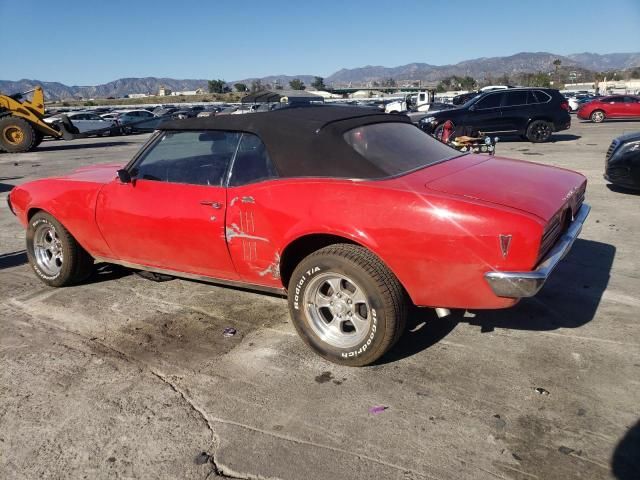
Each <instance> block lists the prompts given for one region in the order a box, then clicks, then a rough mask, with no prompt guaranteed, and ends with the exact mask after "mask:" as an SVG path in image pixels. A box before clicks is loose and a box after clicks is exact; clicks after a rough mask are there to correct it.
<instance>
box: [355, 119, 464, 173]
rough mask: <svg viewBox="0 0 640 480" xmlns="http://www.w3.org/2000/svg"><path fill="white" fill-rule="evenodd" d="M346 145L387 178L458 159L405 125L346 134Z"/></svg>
mask: <svg viewBox="0 0 640 480" xmlns="http://www.w3.org/2000/svg"><path fill="white" fill-rule="evenodd" d="M343 137H344V139H345V141H346V142H347V143H348V144H349V145H350V146H351V147H352V148H353V149H354V150H355V151H356V152H357V153H358V154H359V155H361V156H362V157H364V158H365V159H367V160H368V161H369V162H371V163H372V164H374V165H375V166H376V167H377V168H378V169H380V170H381V171H382V172H384V173H385V174H386V175H387V176H389V177H392V176H397V175H402V174H404V173H408V172H411V171H414V170H418V169H420V168H423V167H427V166H429V165H433V164H434V163H440V162H442V161H445V160H449V159H451V158H454V157H458V156H460V152H458V151H457V150H454V149H453V148H451V147H448V146H446V145H445V144H443V143H441V142H439V141H438V140H436V139H434V138H433V137H432V136H430V135H428V134H426V133H425V132H423V131H422V130H420V129H419V128H418V127H416V126H414V125H411V124H407V123H375V124H371V125H363V126H360V127H357V128H353V129H351V130H348V131H347V132H345V133H344V135H343Z"/></svg>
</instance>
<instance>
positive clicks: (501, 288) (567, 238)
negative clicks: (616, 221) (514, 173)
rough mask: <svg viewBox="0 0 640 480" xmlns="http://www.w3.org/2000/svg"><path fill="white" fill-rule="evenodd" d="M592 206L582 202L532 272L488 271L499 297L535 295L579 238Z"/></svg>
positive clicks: (486, 277)
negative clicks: (561, 233) (568, 223)
mask: <svg viewBox="0 0 640 480" xmlns="http://www.w3.org/2000/svg"><path fill="white" fill-rule="evenodd" d="M590 210H591V207H590V206H589V205H587V204H586V203H584V204H582V206H581V207H580V210H578V213H577V214H576V216H575V218H574V219H573V222H571V225H569V228H568V229H567V231H566V232H565V233H564V234H563V235H562V236H561V237H560V238H559V239H558V241H557V242H556V244H555V245H554V246H553V248H552V249H551V250H550V251H549V253H548V254H547V256H546V257H545V258H544V259H543V260H542V261H541V262H540V264H539V265H538V268H536V269H535V270H533V271H531V272H487V273H485V274H484V278H485V279H486V280H487V282H488V283H489V285H490V286H491V289H492V290H493V293H495V294H496V295H497V296H498V297H508V298H523V297H533V296H534V295H535V294H536V293H538V291H539V290H540V289H541V288H542V286H543V285H544V282H546V281H547V278H549V275H551V272H553V270H554V269H555V268H556V266H557V265H558V263H560V260H562V259H563V258H564V257H565V255H566V254H567V252H569V250H571V246H572V245H573V242H574V241H575V240H576V238H578V235H579V234H580V231H581V230H582V225H583V224H584V221H585V219H586V218H587V215H589V211H590Z"/></svg>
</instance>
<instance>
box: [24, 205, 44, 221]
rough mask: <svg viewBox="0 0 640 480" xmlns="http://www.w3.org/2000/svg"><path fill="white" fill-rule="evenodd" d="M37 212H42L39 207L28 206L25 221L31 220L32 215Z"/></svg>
mask: <svg viewBox="0 0 640 480" xmlns="http://www.w3.org/2000/svg"><path fill="white" fill-rule="evenodd" d="M38 212H42V209H41V208H30V209H29V211H28V212H27V221H29V220H31V219H32V218H33V216H34V215H35V214H36V213H38Z"/></svg>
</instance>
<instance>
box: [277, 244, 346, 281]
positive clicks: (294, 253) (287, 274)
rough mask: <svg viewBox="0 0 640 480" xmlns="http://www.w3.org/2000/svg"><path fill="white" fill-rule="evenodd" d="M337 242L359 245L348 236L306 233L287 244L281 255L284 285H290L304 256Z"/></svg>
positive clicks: (281, 273) (281, 275)
mask: <svg viewBox="0 0 640 480" xmlns="http://www.w3.org/2000/svg"><path fill="white" fill-rule="evenodd" d="M336 243H351V244H353V245H358V244H357V243H356V242H354V241H353V240H350V239H348V238H345V237H341V236H338V235H328V234H312V235H305V236H304V237H300V238H297V239H296V240H294V241H293V242H291V243H290V244H289V245H287V247H286V248H285V249H284V250H283V252H282V255H281V256H280V278H281V279H282V284H283V285H284V287H285V288H287V287H288V285H289V280H290V279H291V275H292V274H293V271H294V270H295V268H296V266H297V265H298V264H299V263H300V262H301V261H302V259H303V258H305V257H306V256H307V255H310V254H311V253H313V252H315V251H316V250H320V249H321V248H324V247H327V246H329V245H333V244H336Z"/></svg>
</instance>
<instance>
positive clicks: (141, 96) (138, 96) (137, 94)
mask: <svg viewBox="0 0 640 480" xmlns="http://www.w3.org/2000/svg"><path fill="white" fill-rule="evenodd" d="M148 96H149V94H148V93H130V94H128V95H125V97H126V98H145V97H148Z"/></svg>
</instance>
